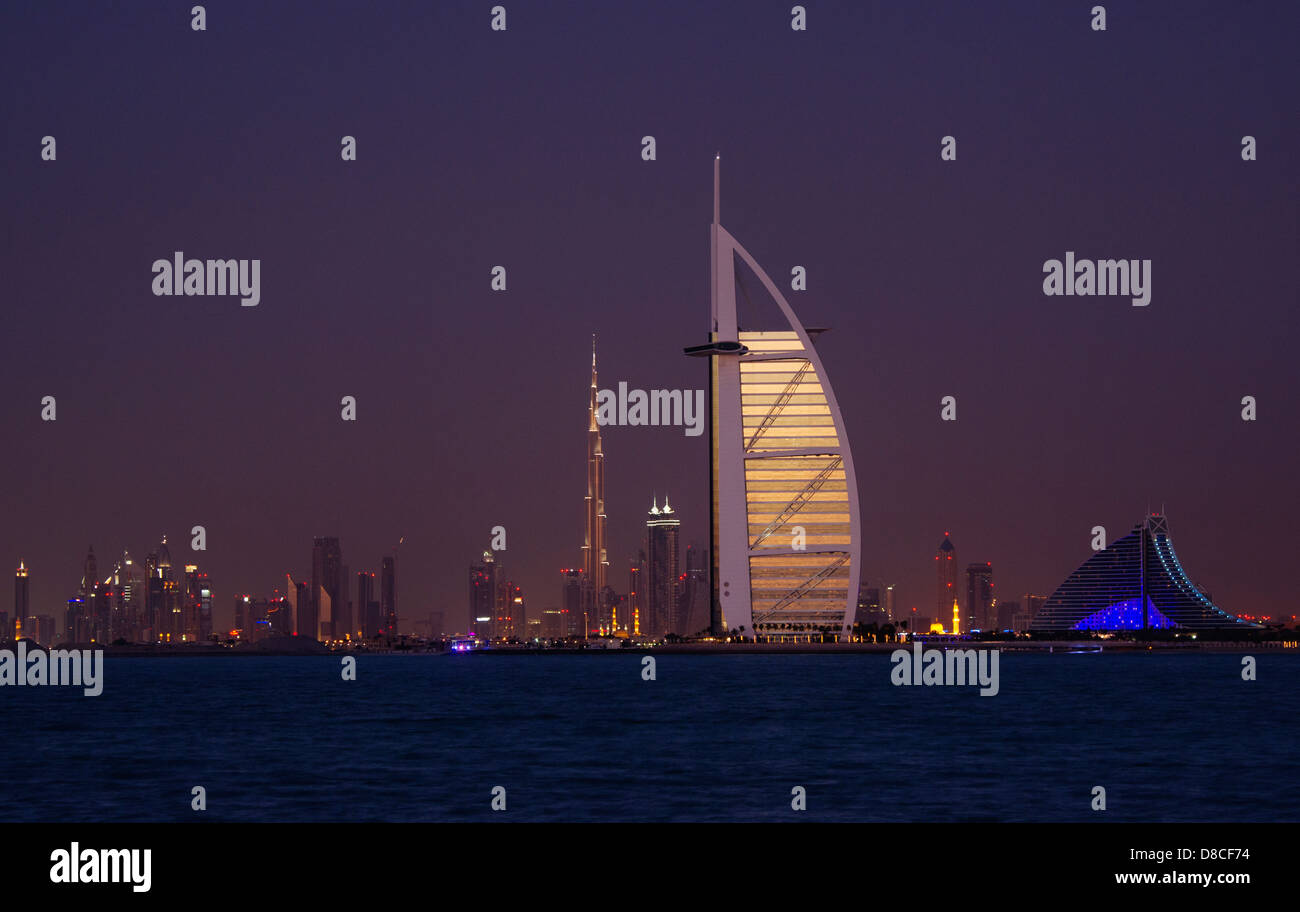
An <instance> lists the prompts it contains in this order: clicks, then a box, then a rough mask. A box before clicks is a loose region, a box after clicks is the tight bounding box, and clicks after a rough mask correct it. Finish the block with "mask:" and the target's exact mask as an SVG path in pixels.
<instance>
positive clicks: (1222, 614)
mask: <svg viewBox="0 0 1300 912" xmlns="http://www.w3.org/2000/svg"><path fill="white" fill-rule="evenodd" d="M1026 598H1032V596H1026ZM1255 626H1258V625H1256V624H1254V623H1252V622H1248V621H1245V620H1242V619H1241V618H1239V617H1237V616H1236V615H1233V614H1230V613H1228V612H1227V611H1225V610H1223V609H1222V608H1220V607H1219V606H1218V605H1216V604H1215V603H1214V601H1213V600H1212V599H1211V598H1210V596H1209V594H1208V593H1206V592H1205V590H1203V589H1202V588H1201V587H1200V586H1197V585H1196V584H1195V583H1193V582H1192V581H1191V579H1189V578H1188V576H1187V571H1186V570H1184V569H1183V565H1182V563H1181V562H1180V561H1179V560H1178V555H1177V554H1175V553H1174V544H1173V541H1172V540H1171V539H1170V537H1169V521H1168V519H1167V518H1166V517H1165V516H1163V515H1161V514H1159V513H1152V514H1150V515H1148V516H1147V517H1146V519H1145V520H1144V521H1143V522H1141V523H1140V524H1138V525H1136V526H1134V527H1133V530H1132V531H1131V532H1129V533H1128V535H1125V536H1124V537H1122V538H1119V539H1116V540H1115V541H1113V542H1111V544H1110V546H1109V547H1107V548H1105V549H1104V550H1101V551H1098V552H1096V553H1095V554H1093V555H1092V556H1091V557H1089V558H1088V559H1087V560H1086V561H1084V562H1083V563H1082V564H1080V565H1079V569H1077V570H1075V571H1074V572H1073V573H1071V574H1070V575H1069V577H1067V578H1066V580H1065V582H1063V583H1061V585H1059V586H1057V587H1056V591H1055V592H1053V593H1052V595H1051V597H1050V598H1049V599H1048V600H1047V601H1046V602H1045V603H1044V604H1043V607H1042V608H1041V609H1040V610H1039V611H1038V613H1037V615H1036V616H1035V617H1034V618H1033V620H1032V622H1031V623H1030V629H1031V630H1160V629H1166V630H1169V629H1183V630H1214V629H1219V628H1237V629H1242V628H1246V627H1255Z"/></svg>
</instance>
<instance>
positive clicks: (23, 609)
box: [0, 561, 32, 642]
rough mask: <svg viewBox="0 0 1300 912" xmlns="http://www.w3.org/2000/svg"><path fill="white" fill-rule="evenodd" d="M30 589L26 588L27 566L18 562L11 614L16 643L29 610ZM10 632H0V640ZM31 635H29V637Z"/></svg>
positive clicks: (21, 633)
mask: <svg viewBox="0 0 1300 912" xmlns="http://www.w3.org/2000/svg"><path fill="white" fill-rule="evenodd" d="M31 607H32V606H31V589H30V588H29V586H28V579H27V565H26V564H24V563H23V562H22V561H19V562H18V569H17V570H15V571H14V613H13V619H14V620H13V630H12V633H13V639H14V641H15V642H17V640H18V638H19V637H21V636H22V635H23V621H24V620H26V619H27V615H28V614H29V613H30V609H31ZM10 632H11V631H8V630H5V631H0V638H3V637H6V636H7V635H8V634H9V633H10ZM30 635H31V634H29V636H30Z"/></svg>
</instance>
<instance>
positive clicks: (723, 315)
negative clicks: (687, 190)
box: [686, 158, 861, 641]
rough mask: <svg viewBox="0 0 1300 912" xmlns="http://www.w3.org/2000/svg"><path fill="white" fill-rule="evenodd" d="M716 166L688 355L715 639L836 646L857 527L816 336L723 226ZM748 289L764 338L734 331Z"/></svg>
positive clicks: (847, 463) (844, 444)
mask: <svg viewBox="0 0 1300 912" xmlns="http://www.w3.org/2000/svg"><path fill="white" fill-rule="evenodd" d="M720 165H721V163H720V161H719V159H716V158H715V159H714V166H713V167H714V172H713V224H712V226H711V239H712V252H713V260H712V263H713V267H712V286H713V287H712V295H711V301H712V305H711V319H712V322H711V329H710V334H709V342H708V343H707V344H704V345H697V346H692V347H690V348H687V349H686V354H688V355H693V356H696V357H707V358H708V359H709V362H710V372H709V385H710V403H711V409H710V411H711V425H710V442H711V444H710V460H711V466H710V492H711V499H712V519H711V528H712V548H711V549H710V554H711V560H712V590H713V595H712V598H713V611H712V619H711V620H712V627H713V630H714V633H718V634H721V633H725V632H729V631H735V632H737V633H738V634H739V635H741V636H743V637H745V638H746V639H755V638H757V639H761V640H765V641H800V640H812V639H816V640H826V639H840V638H844V637H847V636H848V634H849V633H850V630H851V627H852V624H853V615H854V611H855V608H856V603H857V593H858V577H859V573H860V561H859V551H860V548H861V526H860V518H859V515H858V486H857V480H856V478H855V475H854V471H853V457H852V454H851V453H850V452H849V442H848V437H847V435H846V434H845V431H844V420H843V417H842V416H841V414H840V410H839V406H838V405H837V403H836V401H835V393H834V392H833V391H832V390H831V386H830V382H829V381H828V379H827V376H826V370H825V368H824V367H823V366H822V363H821V359H820V358H819V357H818V355H817V350H816V349H815V348H814V347H813V338H814V337H815V336H816V335H817V334H818V333H820V332H821V331H822V330H819V329H810V328H807V327H805V326H804V325H803V324H802V323H801V322H800V321H799V319H798V318H797V317H796V316H795V313H794V311H793V310H792V309H791V307H790V304H789V302H788V301H786V299H785V296H784V295H783V294H782V293H781V290H780V288H778V287H777V285H776V283H775V282H773V281H772V279H771V277H769V276H768V274H767V273H766V272H765V271H764V270H763V268H762V267H761V266H759V265H758V263H757V262H755V260H754V258H753V257H752V256H750V254H749V252H748V251H747V250H745V248H744V247H742V246H741V244H740V242H739V241H737V240H736V239H735V238H734V237H732V236H731V234H730V233H729V232H728V231H727V229H725V228H723V227H722V225H721V223H720V220H719V216H720V213H719V209H720V192H719V191H720V188H719V177H720V174H719V170H720ZM747 276H750V277H752V278H750V279H749V280H748V282H747V279H746V277H747ZM755 280H756V282H757V286H761V289H762V290H763V291H765V292H766V295H767V297H768V298H770V300H771V301H772V302H774V303H775V305H776V308H775V310H779V314H775V313H774V316H775V322H774V325H773V326H771V327H770V328H764V329H756V328H747V329H744V330H742V329H741V328H740V323H739V320H738V315H737V293H738V291H739V293H740V295H741V297H742V299H743V300H744V302H745V303H746V304H748V305H751V306H752V304H753V300H754V299H755V298H761V297H762V291H760V290H759V287H757V286H755V287H750V284H749V283H753V282H754V281H755ZM745 317H746V325H747V326H752V325H753V324H750V323H749V322H748V321H749V320H751V319H754V318H755V316H754V315H751V314H748V313H747V314H746V315H745ZM782 318H783V319H782Z"/></svg>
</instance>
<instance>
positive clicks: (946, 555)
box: [934, 532, 970, 630]
mask: <svg viewBox="0 0 1300 912" xmlns="http://www.w3.org/2000/svg"><path fill="white" fill-rule="evenodd" d="M934 569H935V577H936V592H935V600H934V620H937V621H939V622H941V623H942V622H943V621H944V619H945V618H947V617H948V616H949V615H950V614H952V602H953V599H955V598H956V597H957V549H956V548H954V547H953V544H952V539H950V538H949V537H948V533H947V532H945V533H943V541H942V542H940V543H939V550H938V551H936V552H935V555H934ZM967 629H968V630H969V629H970V628H969V627H967Z"/></svg>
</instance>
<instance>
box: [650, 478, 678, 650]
mask: <svg viewBox="0 0 1300 912" xmlns="http://www.w3.org/2000/svg"><path fill="white" fill-rule="evenodd" d="M648 516H649V518H648V519H647V520H646V523H645V524H646V541H647V543H648V546H649V550H648V551H647V558H648V560H647V562H646V575H647V577H648V579H647V583H648V585H647V587H646V588H647V590H648V592H649V596H650V597H649V599H648V600H647V601H648V604H647V611H646V613H647V614H648V615H649V625H648V628H647V625H646V623H645V622H644V621H643V622H642V625H641V629H642V630H643V631H647V632H648V633H649V634H650V635H651V636H655V637H661V636H664V635H665V634H668V633H676V634H680V633H682V631H681V630H679V629H678V627H679V626H680V624H679V621H678V617H677V597H678V593H679V591H680V589H679V580H678V576H677V536H678V530H679V529H680V527H681V521H680V520H679V519H678V518H677V517H676V515H674V514H673V508H672V507H671V506H670V505H669V503H668V498H667V497H666V496H665V497H664V506H663V509H662V510H661V509H659V503H658V499H657V498H654V499H652V504H651V507H650V512H649V514H648Z"/></svg>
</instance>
